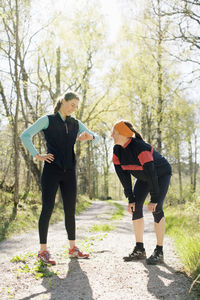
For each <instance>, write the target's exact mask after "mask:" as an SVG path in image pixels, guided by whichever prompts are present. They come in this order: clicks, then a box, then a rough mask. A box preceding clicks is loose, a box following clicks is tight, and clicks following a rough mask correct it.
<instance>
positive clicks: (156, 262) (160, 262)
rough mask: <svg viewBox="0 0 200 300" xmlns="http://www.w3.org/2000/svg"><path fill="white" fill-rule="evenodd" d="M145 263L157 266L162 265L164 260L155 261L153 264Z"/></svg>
mask: <svg viewBox="0 0 200 300" xmlns="http://www.w3.org/2000/svg"><path fill="white" fill-rule="evenodd" d="M146 263H147V265H152V266H155V265H159V264H164V260H160V261H155V262H152V261H150V262H149V261H148V260H146Z"/></svg>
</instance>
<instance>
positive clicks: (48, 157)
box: [35, 153, 54, 163]
mask: <svg viewBox="0 0 200 300" xmlns="http://www.w3.org/2000/svg"><path fill="white" fill-rule="evenodd" d="M35 159H36V160H38V161H46V162H48V163H51V162H52V161H54V155H53V154H51V153H48V154H39V153H38V154H37V155H36V156H35Z"/></svg>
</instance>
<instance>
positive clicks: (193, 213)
mask: <svg viewBox="0 0 200 300" xmlns="http://www.w3.org/2000/svg"><path fill="white" fill-rule="evenodd" d="M138 2H139V3H138ZM0 4H1V5H0V19H1V22H0V59H1V64H0V143H1V148H0V217H1V219H0V221H1V224H0V235H1V236H0V238H1V240H3V239H5V238H7V237H8V236H9V235H11V234H14V233H16V232H18V231H19V230H21V229H22V228H23V229H24V228H26V229H28V228H31V227H32V226H33V224H35V225H34V226H36V219H37V216H38V214H39V209H40V205H41V199H40V197H41V196H40V175H41V169H42V164H41V163H40V162H36V161H35V160H34V159H33V157H32V156H31V155H30V154H29V153H28V152H27V151H26V150H25V148H24V147H23V145H22V144H21V141H20V138H19V137H20V134H21V133H22V132H23V130H24V129H25V128H27V127H28V126H29V125H31V124H33V123H34V122H35V121H36V120H37V119H38V118H39V117H41V116H43V115H46V114H49V113H52V111H53V106H54V104H55V102H56V99H57V97H58V96H59V95H60V94H63V93H65V92H67V91H70V90H72V91H75V92H77V93H78V94H79V95H80V97H81V102H80V105H79V108H78V110H77V111H76V113H75V115H74V116H75V117H76V118H77V119H79V120H81V121H82V122H83V123H84V124H85V125H86V126H87V127H88V128H89V129H90V130H92V131H94V132H96V133H97V134H98V135H99V137H100V138H99V142H98V143H91V142H86V143H80V142H77V143H76V157H77V175H78V201H79V202H84V201H83V199H85V201H86V202H87V200H86V199H96V198H98V199H102V200H106V199H108V198H112V199H115V200H122V199H125V197H124V194H123V190H122V188H121V186H120V184H119V180H118V178H117V176H116V174H114V169H113V166H112V147H113V142H112V139H111V130H112V126H113V123H114V122H116V121H117V120H119V119H127V120H130V121H131V122H132V123H133V124H134V127H135V128H136V130H137V131H138V132H140V133H141V134H142V136H143V138H144V139H145V140H146V141H147V142H148V143H150V144H152V145H153V146H154V148H156V149H157V150H158V151H160V152H161V153H162V154H163V155H164V156H165V157H166V158H167V159H168V160H169V162H170V163H171V165H172V168H173V177H172V182H171V185H170V189H169V193H168V195H167V199H166V218H167V224H168V225H167V226H168V227H167V231H168V233H169V234H170V233H171V234H172V235H173V236H175V237H176V241H177V244H179V245H180V244H181V245H182V246H181V247H182V249H181V251H180V252H183V247H184V241H185V240H186V236H187V237H188V240H187V245H185V248H186V249H185V251H186V252H191V251H192V253H193V254H194V255H193V258H192V259H191V257H187V258H186V261H184V263H185V265H186V271H188V272H189V273H190V274H193V276H194V277H195V278H196V279H198V276H199V273H200V261H199V260H200V258H199V253H200V240H199V222H200V217H199V211H200V188H199V185H198V182H199V177H200V172H199V163H200V159H199V147H200V139H199V137H200V130H199V129H200V118H199V111H200V101H199V100H200V99H199V90H198V86H199V80H200V38H199V32H200V3H199V1H196V0H190V1H189V0H151V1H147V0H142V1H131V0H123V1H122V0H110V1H109V0H107V1H106V0H101V1H97V0H90V1H87V0H84V1H80V0H76V1H72V0H66V1H61V0H58V1H56V2H55V1H51V0H45V1H42V3H41V1H38V0H32V1H31V0H0ZM33 142H34V145H35V147H36V149H37V150H38V151H39V152H40V153H45V143H44V137H43V135H42V134H38V135H36V136H35V137H34V138H33ZM58 202H59V197H58ZM58 206H59V203H58ZM58 215H59V214H58ZM19 216H20V217H19ZM57 218H58V219H59V216H57V217H56V215H55V217H54V219H53V221H56V220H57ZM17 219H18V222H17V223H16V220H17ZM16 224H18V225H19V227H18V226H17V225H16ZM191 231H192V234H191ZM184 253H185V252H183V255H182V256H183V259H185V257H186V254H184Z"/></svg>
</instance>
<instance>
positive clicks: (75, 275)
mask: <svg viewBox="0 0 200 300" xmlns="http://www.w3.org/2000/svg"><path fill="white" fill-rule="evenodd" d="M63 267H64V266H63ZM41 285H43V286H44V287H45V289H46V291H43V292H39V293H35V294H32V295H30V296H28V297H24V298H21V299H20V300H29V299H34V298H37V299H38V296H40V295H41V296H42V297H43V296H44V295H48V296H47V297H48V299H51V300H77V299H84V300H94V299H93V295H92V289H91V286H90V283H89V280H88V277H87V275H86V273H85V272H84V271H83V270H82V269H81V267H80V264H79V261H78V260H76V259H72V260H70V262H69V264H68V272H67V275H66V277H65V278H60V277H58V276H57V275H55V276H53V277H51V278H44V279H43V282H42V283H41ZM42 297H41V299H42ZM39 299H40V298H39ZM45 299H46V298H45Z"/></svg>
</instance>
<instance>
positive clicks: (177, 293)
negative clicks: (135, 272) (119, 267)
mask: <svg viewBox="0 0 200 300" xmlns="http://www.w3.org/2000/svg"><path fill="white" fill-rule="evenodd" d="M143 264H144V267H145V268H146V272H148V277H149V280H148V284H147V289H148V291H149V293H150V294H151V295H153V296H154V297H155V298H156V299H159V300H160V299H167V300H190V299H191V300H192V299H194V300H196V298H195V296H193V295H192V294H189V288H190V284H189V282H191V283H192V281H191V279H190V278H189V277H188V276H187V275H186V274H185V273H184V272H181V271H177V270H175V269H174V268H172V267H171V266H168V265H167V264H166V263H163V264H161V265H147V264H146V262H143ZM166 282H167V283H168V284H167V285H166Z"/></svg>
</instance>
